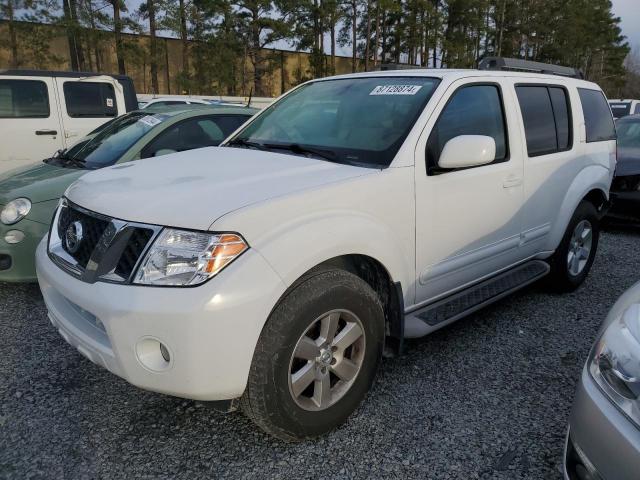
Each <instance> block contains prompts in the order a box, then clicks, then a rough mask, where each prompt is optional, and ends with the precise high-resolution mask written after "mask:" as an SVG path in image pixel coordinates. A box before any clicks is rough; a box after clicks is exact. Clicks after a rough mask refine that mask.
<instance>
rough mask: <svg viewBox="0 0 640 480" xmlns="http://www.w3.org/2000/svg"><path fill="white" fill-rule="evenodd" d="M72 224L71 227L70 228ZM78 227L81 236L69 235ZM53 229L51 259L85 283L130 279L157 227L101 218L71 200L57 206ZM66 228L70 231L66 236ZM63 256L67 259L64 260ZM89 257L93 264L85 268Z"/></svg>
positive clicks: (76, 231)
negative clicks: (55, 222) (54, 238)
mask: <svg viewBox="0 0 640 480" xmlns="http://www.w3.org/2000/svg"><path fill="white" fill-rule="evenodd" d="M76 222H78V223H79V224H80V225H78V224H77V223H76ZM74 223H76V225H75V228H71V229H70V227H72V226H73V225H74ZM78 227H81V229H82V235H81V238H78V236H76V237H73V236H72V235H71V234H72V233H78V232H79V229H78ZM56 228H57V232H56V233H57V234H58V235H57V237H58V238H59V242H58V243H57V245H58V246H57V247H53V250H52V251H50V254H51V255H52V258H53V259H54V260H55V259H56V258H60V259H61V260H62V262H58V264H59V265H60V266H61V267H62V268H65V269H67V270H68V271H70V272H71V273H73V274H75V275H76V276H78V277H80V279H81V280H83V281H86V282H89V283H93V282H95V281H98V280H105V281H111V282H118V283H120V282H128V281H130V280H131V276H132V274H133V271H134V268H135V267H136V264H137V263H138V260H139V259H140V256H141V255H142V254H143V253H144V251H145V249H146V247H147V245H148V244H149V242H151V241H152V239H153V237H154V235H155V233H156V231H157V230H158V227H152V226H148V227H147V226H145V225H140V224H136V223H127V222H126V221H122V220H118V219H112V218H110V217H105V216H103V215H99V214H97V213H93V212H90V211H87V210H84V209H81V208H78V207H76V206H75V205H73V204H71V203H68V204H66V205H64V206H63V207H61V208H60V210H59V213H58V221H57V224H56ZM67 231H69V233H70V235H69V237H68V238H67ZM74 240H75V241H76V243H75V245H74V243H73V241H74ZM56 248H57V249H59V250H58V253H56V251H55V249H56ZM60 250H63V251H64V254H63V255H60V253H62V252H60ZM66 256H69V257H71V258H66V259H65V258H64V257H66ZM91 259H93V261H94V262H95V263H96V264H95V265H92V266H91V268H89V269H87V265H88V264H89V260H91ZM71 260H73V261H71ZM70 263H71V265H70Z"/></svg>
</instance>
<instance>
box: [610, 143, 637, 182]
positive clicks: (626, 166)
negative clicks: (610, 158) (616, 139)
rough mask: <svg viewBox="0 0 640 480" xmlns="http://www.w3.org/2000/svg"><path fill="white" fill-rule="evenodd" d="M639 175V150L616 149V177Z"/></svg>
mask: <svg viewBox="0 0 640 480" xmlns="http://www.w3.org/2000/svg"><path fill="white" fill-rule="evenodd" d="M627 175H640V148H620V147H618V165H617V166H616V177H626V176H627Z"/></svg>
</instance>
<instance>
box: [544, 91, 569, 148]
mask: <svg viewBox="0 0 640 480" xmlns="http://www.w3.org/2000/svg"><path fill="white" fill-rule="evenodd" d="M549 96H550V97H551V105H552V106H553V117H554V119H555V121H556V135H557V138H558V150H569V149H570V148H571V140H572V139H571V107H570V106H569V98H568V97H567V92H566V90H565V89H564V88H559V87H549Z"/></svg>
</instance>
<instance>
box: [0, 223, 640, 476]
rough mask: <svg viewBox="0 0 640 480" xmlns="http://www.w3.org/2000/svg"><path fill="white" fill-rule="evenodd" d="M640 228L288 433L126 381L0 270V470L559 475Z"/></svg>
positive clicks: (633, 265)
mask: <svg viewBox="0 0 640 480" xmlns="http://www.w3.org/2000/svg"><path fill="white" fill-rule="evenodd" d="M639 242H640V232H638V231H613V232H608V233H606V234H605V235H604V236H603V238H602V243H601V248H600V252H599V255H598V257H597V260H596V263H595V265H594V270H593V272H592V274H591V276H590V277H589V279H588V280H587V283H586V284H585V285H584V286H583V287H582V288H581V289H579V290H578V291H577V292H575V293H573V294H570V295H565V296H556V295H551V294H548V293H546V291H545V290H544V289H543V288H542V287H536V286H534V287H531V288H529V289H527V290H525V291H523V292H521V293H519V294H516V295H514V296H512V297H510V298H509V299H507V300H506V301H503V303H501V304H499V305H496V306H493V307H490V308H488V309H486V310H484V311H482V312H479V313H477V314H475V315H473V316H472V317H469V318H467V319H465V320H462V321H460V322H458V323H457V324H454V325H452V326H450V327H448V328H445V329H444V330H441V331H440V332H437V333H435V334H433V335H432V336H430V337H428V338H425V339H423V340H420V341H415V342H411V343H410V344H409V348H408V352H407V354H406V355H405V356H404V357H402V358H398V359H392V360H386V361H385V362H383V367H382V371H381V372H380V375H379V378H378V381H377V383H376V385H375V387H374V389H373V391H372V392H371V394H370V395H369V397H368V399H367V400H366V402H365V403H364V405H363V406H362V407H361V408H360V409H359V410H358V411H357V412H356V413H355V414H354V415H353V416H352V417H351V418H350V420H349V421H348V423H347V424H346V425H344V426H343V427H341V428H340V429H338V430H337V431H335V432H333V433H332V434H330V435H328V436H327V437H325V438H323V439H320V440H317V441H313V442H306V443H303V444H297V445H290V444H285V443H282V442H280V441H277V440H274V439H272V438H270V437H267V436H266V435H265V434H263V433H262V432H261V431H259V430H257V429H256V428H255V427H254V426H253V424H251V423H250V422H249V421H248V420H247V419H246V418H245V417H243V416H242V415H241V414H239V413H234V414H229V415H223V414H219V413H217V412H214V411H212V410H210V409H209V408H207V407H204V406H202V405H201V404H198V403H196V402H191V401H184V400H181V399H176V398H170V397H165V396H162V395H158V394H153V393H148V392H144V391H141V390H138V389H136V388H134V387H132V386H130V385H128V384H127V383H125V382H124V381H122V380H120V379H118V378H116V377H115V376H113V375H111V374H110V373H108V372H106V371H104V370H101V369H100V368H98V367H96V366H94V365H93V364H91V363H90V362H89V361H88V360H85V359H84V358H82V357H81V356H80V355H79V354H78V353H76V352H75V351H74V350H73V349H71V348H69V347H68V346H67V345H66V344H65V343H64V341H63V340H62V339H61V338H60V337H59V336H58V334H57V333H56V332H55V330H54V329H53V328H52V327H51V325H50V324H49V323H48V321H47V318H46V315H45V308H44V305H43V302H42V298H41V296H40V293H39V290H38V288H37V286H34V285H30V286H14V285H6V284H5V285H0V338H1V339H2V349H1V350H0V355H1V356H0V477H2V478H20V479H22V478H132V477H139V478H186V479H193V478H204V477H206V478H251V479H258V478H283V479H285V478H332V479H333V478H337V479H341V478H345V479H346V478H443V479H448V478H464V479H473V478H497V479H516V478H526V479H538V478H540V479H551V478H560V476H561V475H560V465H561V464H560V462H561V455H562V448H563V440H564V434H565V429H566V424H567V418H568V414H569V409H570V406H571V401H572V397H573V392H574V389H575V385H576V381H577V379H578V376H579V372H580V369H581V368H582V365H583V362H584V360H585V358H586V356H587V353H588V350H589V348H590V345H591V344H592V342H593V341H594V336H595V333H596V331H597V327H598V326H599V324H600V322H601V320H602V319H603V318H604V315H605V314H606V312H607V310H608V309H609V308H610V307H611V305H612V304H613V302H614V301H615V300H616V298H617V297H618V296H619V295H620V294H622V293H623V292H624V290H625V289H627V288H628V287H629V286H631V285H632V284H633V283H634V282H635V281H636V279H639V278H640V268H639V267H640V259H639V258H638V255H637V251H638V243H639Z"/></svg>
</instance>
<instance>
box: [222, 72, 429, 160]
mask: <svg viewBox="0 0 640 480" xmlns="http://www.w3.org/2000/svg"><path fill="white" fill-rule="evenodd" d="M438 82H439V80H437V79H435V78H427V77H368V78H362V77H360V78H347V79H334V80H323V81H317V82H313V83H309V84H307V85H303V86H302V87H300V88H298V89H297V90H295V91H293V92H292V93H290V94H289V95H287V96H285V97H284V98H282V99H281V100H280V101H278V102H276V103H275V104H273V105H272V106H270V107H269V108H267V109H266V111H265V112H264V113H262V114H261V115H260V116H259V117H258V118H257V119H256V120H255V121H253V122H251V123H250V124H249V125H248V126H247V127H246V128H245V129H243V130H242V131H241V132H240V133H238V134H237V135H236V136H235V137H233V138H232V139H231V140H230V141H229V142H227V144H226V145H227V146H231V147H233V146H238V147H244V148H259V149H265V150H273V151H285V152H286V151H289V152H291V153H294V154H297V155H305V156H310V157H318V158H323V159H325V160H329V161H334V162H338V163H347V164H355V165H363V166H373V167H377V168H384V167H388V166H389V164H390V163H391V161H392V160H393V158H394V157H395V155H396V153H397V151H398V149H399V148H400V146H401V145H402V142H403V141H404V139H405V138H406V137H407V135H408V134H409V131H410V130H411V127H413V124H414V123H415V121H416V120H417V118H418V116H419V115H420V113H421V112H422V110H423V108H424V106H425V105H426V103H427V101H428V100H429V98H430V97H431V94H432V93H433V91H434V89H435V87H436V86H437V85H438Z"/></svg>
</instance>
